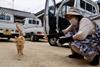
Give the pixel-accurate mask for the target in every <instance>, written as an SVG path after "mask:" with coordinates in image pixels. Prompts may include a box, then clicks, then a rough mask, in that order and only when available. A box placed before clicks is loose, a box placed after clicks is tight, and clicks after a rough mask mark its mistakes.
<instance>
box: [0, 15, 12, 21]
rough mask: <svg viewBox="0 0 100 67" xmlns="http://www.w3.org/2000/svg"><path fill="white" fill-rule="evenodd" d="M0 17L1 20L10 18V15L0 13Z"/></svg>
mask: <svg viewBox="0 0 100 67" xmlns="http://www.w3.org/2000/svg"><path fill="white" fill-rule="evenodd" d="M0 19H1V20H10V16H8V15H3V14H1V15H0Z"/></svg>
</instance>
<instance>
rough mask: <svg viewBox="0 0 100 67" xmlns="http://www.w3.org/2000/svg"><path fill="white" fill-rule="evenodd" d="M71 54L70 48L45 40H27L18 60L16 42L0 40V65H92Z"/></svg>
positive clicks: (16, 66)
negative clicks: (51, 44)
mask: <svg viewBox="0 0 100 67" xmlns="http://www.w3.org/2000/svg"><path fill="white" fill-rule="evenodd" d="M69 54H71V51H70V49H69V48H64V47H54V46H50V45H49V44H48V42H45V41H40V42H30V41H26V42H25V47H24V55H23V56H21V57H20V58H21V60H18V55H17V51H16V45H15V43H14V42H13V41H3V40H0V67H91V65H89V64H88V62H87V61H85V60H78V59H71V58H69V57H68V55H69ZM93 67H100V65H98V66H93Z"/></svg>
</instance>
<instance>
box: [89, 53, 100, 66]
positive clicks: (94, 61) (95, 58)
mask: <svg viewBox="0 0 100 67" xmlns="http://www.w3.org/2000/svg"><path fill="white" fill-rule="evenodd" d="M99 58H100V55H96V56H95V57H94V59H93V61H91V62H90V65H93V66H96V65H99Z"/></svg>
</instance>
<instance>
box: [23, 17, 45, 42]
mask: <svg viewBox="0 0 100 67" xmlns="http://www.w3.org/2000/svg"><path fill="white" fill-rule="evenodd" d="M22 23H23V30H24V33H25V37H26V38H30V40H31V41H38V40H39V39H42V38H43V37H44V30H43V27H42V23H41V20H40V19H33V18H25V19H24V20H23V21H22Z"/></svg>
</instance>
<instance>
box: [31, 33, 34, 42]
mask: <svg viewBox="0 0 100 67" xmlns="http://www.w3.org/2000/svg"><path fill="white" fill-rule="evenodd" d="M30 41H32V42H33V41H35V35H34V34H31V36H30Z"/></svg>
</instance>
